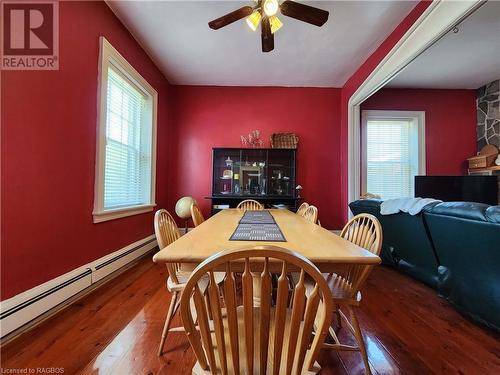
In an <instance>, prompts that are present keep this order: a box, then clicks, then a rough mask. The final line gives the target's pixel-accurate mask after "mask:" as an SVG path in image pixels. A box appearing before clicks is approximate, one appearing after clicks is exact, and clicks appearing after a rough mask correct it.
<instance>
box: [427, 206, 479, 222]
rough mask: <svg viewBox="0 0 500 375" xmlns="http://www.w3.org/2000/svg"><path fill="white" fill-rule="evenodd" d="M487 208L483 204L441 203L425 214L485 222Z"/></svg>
mask: <svg viewBox="0 0 500 375" xmlns="http://www.w3.org/2000/svg"><path fill="white" fill-rule="evenodd" d="M488 207H489V206H488V205H487V204H483V203H474V202H443V203H439V204H436V205H435V206H433V207H430V208H429V209H426V210H425V211H426V212H429V213H433V214H436V215H444V216H454V217H459V218H462V219H470V220H480V221H487V219H486V215H485V214H486V209H487V208H488Z"/></svg>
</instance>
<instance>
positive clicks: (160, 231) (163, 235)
mask: <svg viewBox="0 0 500 375" xmlns="http://www.w3.org/2000/svg"><path fill="white" fill-rule="evenodd" d="M154 226H155V235H156V241H157V242H158V247H159V248H160V250H161V249H163V248H165V247H167V246H168V245H170V244H171V243H172V242H174V241H175V240H177V239H178V238H179V237H180V236H181V234H180V232H179V228H178V227H177V224H176V223H175V220H174V218H173V217H172V215H170V213H169V212H168V211H167V210H165V209H161V210H158V211H156V214H155V219H154ZM167 269H168V273H169V276H170V277H171V278H172V281H173V282H174V283H179V280H178V278H177V275H178V273H179V271H180V264H178V263H169V264H167Z"/></svg>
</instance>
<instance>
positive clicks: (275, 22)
mask: <svg viewBox="0 0 500 375" xmlns="http://www.w3.org/2000/svg"><path fill="white" fill-rule="evenodd" d="M269 23H270V24H271V33H272V34H274V33H275V32H276V31H278V30H279V29H281V26H283V22H281V21H280V19H279V18H278V17H276V16H271V17H269Z"/></svg>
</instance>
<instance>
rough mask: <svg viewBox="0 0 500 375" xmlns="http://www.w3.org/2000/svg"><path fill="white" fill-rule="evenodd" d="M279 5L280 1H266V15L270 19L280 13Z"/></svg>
mask: <svg viewBox="0 0 500 375" xmlns="http://www.w3.org/2000/svg"><path fill="white" fill-rule="evenodd" d="M278 8H279V4H278V0H265V1H264V13H266V15H267V16H268V17H271V16H274V15H275V14H276V13H277V12H278Z"/></svg>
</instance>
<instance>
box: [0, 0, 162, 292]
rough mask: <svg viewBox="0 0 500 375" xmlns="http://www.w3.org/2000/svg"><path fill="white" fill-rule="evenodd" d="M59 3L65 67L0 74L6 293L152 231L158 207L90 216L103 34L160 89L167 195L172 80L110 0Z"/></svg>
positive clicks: (159, 163) (159, 186)
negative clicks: (102, 218)
mask: <svg viewBox="0 0 500 375" xmlns="http://www.w3.org/2000/svg"><path fill="white" fill-rule="evenodd" d="M59 7H60V17H59V19H60V69H59V70H58V71H3V72H2V84H1V97H2V114H1V120H2V134H1V136H2V139H1V142H2V143H1V144H2V150H1V156H2V160H1V163H2V164H1V167H2V171H1V172H2V173H1V178H2V197H1V203H2V216H1V221H2V223H1V224H2V229H1V233H2V238H1V246H2V249H1V251H2V265H1V273H2V276H1V284H2V288H1V294H2V295H1V298H2V299H6V298H9V297H11V296H13V295H15V294H17V293H19V292H22V291H24V290H27V289H29V288H31V287H33V286H35V285H38V284H41V283H43V282H45V281H48V280H50V279H52V278H54V277H56V276H59V275H61V274H63V273H65V272H68V271H70V270H72V269H74V268H76V267H79V266H81V265H83V264H85V263H87V262H89V261H92V260H95V259H97V258H99V257H101V256H104V255H105V254H108V253H110V252H112V251H115V250H118V249H120V248H121V247H123V246H125V245H128V244H130V243H132V242H134V241H137V240H139V239H141V238H144V237H146V236H148V235H151V234H152V233H153V232H154V230H153V226H152V225H153V224H152V223H153V221H152V218H153V214H152V213H148V214H142V215H137V216H132V217H129V218H124V219H119V220H113V221H109V222H104V223H100V224H93V223H92V208H93V202H94V165H95V146H96V103H97V99H96V93H97V66H98V55H99V36H101V35H103V36H105V37H106V38H107V39H108V40H109V41H110V42H111V44H113V46H114V47H115V48H117V49H118V51H120V52H121V53H122V54H123V55H124V56H125V58H126V59H127V60H128V61H129V62H130V63H131V64H132V65H133V66H134V67H135V68H136V69H137V70H138V71H139V72H140V73H141V74H142V75H143V76H144V77H145V78H146V79H147V80H148V81H149V82H150V83H151V84H152V85H153V86H154V87H155V89H156V90H157V91H158V94H159V100H158V103H159V108H158V110H159V117H158V140H159V141H158V142H159V144H158V160H157V166H158V171H157V175H156V176H157V177H156V183H157V193H156V199H157V202H158V205H159V206H164V205H165V204H166V202H167V192H166V186H167V184H168V180H167V170H166V167H165V165H166V158H167V154H168V148H167V146H168V143H169V142H164V141H168V139H169V136H168V134H169V132H168V129H167V125H168V124H169V116H170V111H169V105H170V104H169V103H170V102H171V100H170V88H169V85H168V82H167V81H166V80H165V78H164V77H163V75H162V74H161V73H160V71H159V70H158V69H157V68H156V67H155V65H154V64H153V63H152V61H151V60H150V59H149V58H148V57H147V55H146V54H145V53H144V51H143V50H142V49H141V48H140V46H139V45H138V44H137V43H136V42H135V40H134V39H133V38H132V37H131V35H130V34H129V32H128V31H127V30H126V29H125V28H124V27H123V25H122V24H121V23H120V22H119V21H118V19H117V18H116V17H115V16H114V15H113V13H112V12H111V11H110V10H109V8H108V7H107V6H106V4H105V3H104V2H61V3H60V5H59Z"/></svg>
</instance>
